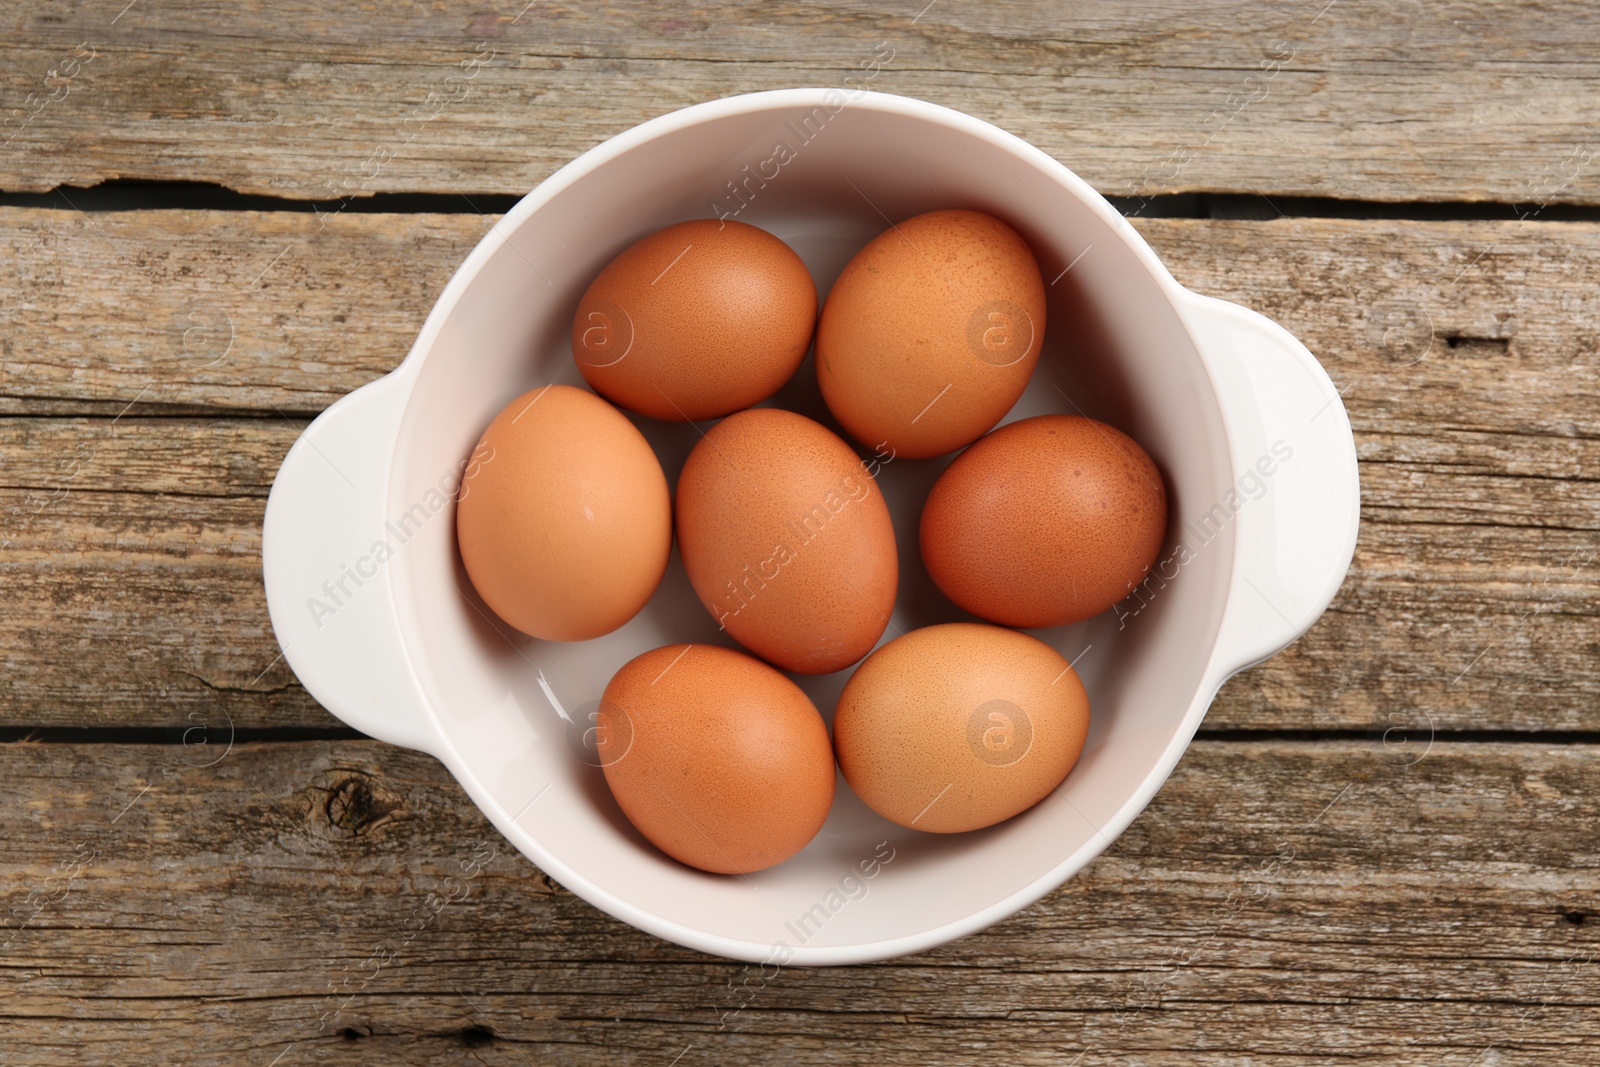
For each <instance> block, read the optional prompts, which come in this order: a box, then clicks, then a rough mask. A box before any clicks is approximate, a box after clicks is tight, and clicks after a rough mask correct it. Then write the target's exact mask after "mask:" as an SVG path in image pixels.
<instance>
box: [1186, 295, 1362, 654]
mask: <svg viewBox="0 0 1600 1067" xmlns="http://www.w3.org/2000/svg"><path fill="white" fill-rule="evenodd" d="M1184 319H1185V321H1186V322H1187V323H1188V325H1189V329H1190V332H1191V333H1192V334H1193V336H1194V338H1195V340H1196V342H1197V343H1198V344H1199V347H1200V354H1201V356H1202V357H1203V358H1204V360H1205V362H1206V365H1207V368H1208V369H1209V370H1210V372H1211V378H1212V381H1213V382H1214V383H1215V385H1216V389H1217V397H1218V400H1219V401H1220V403H1221V406H1222V417H1223V422H1224V425H1225V426H1226V429H1227V434H1228V444H1229V449H1230V452H1231V457H1232V463H1233V468H1234V469H1233V476H1234V481H1233V486H1232V488H1231V490H1230V492H1229V493H1228V494H1226V495H1225V496H1224V499H1223V500H1220V501H1216V502H1214V506H1213V507H1212V508H1211V510H1210V511H1209V512H1206V513H1204V514H1201V515H1183V516H1180V518H1182V519H1184V520H1186V521H1187V522H1188V523H1189V524H1191V525H1194V528H1196V529H1202V530H1205V529H1209V528H1210V527H1211V526H1218V527H1220V526H1221V525H1223V524H1225V523H1228V522H1231V523H1233V525H1234V527H1235V529H1234V564H1233V573H1232V577H1231V579H1230V586H1229V590H1228V599H1227V607H1226V608H1225V613H1224V616H1223V621H1222V627H1221V633H1220V636H1219V638H1218V641H1217V646H1216V649H1215V651H1214V653H1213V656H1212V661H1211V662H1212V667H1213V669H1214V670H1216V671H1218V672H1219V674H1218V683H1219V684H1220V681H1221V679H1222V678H1226V677H1227V676H1228V675H1231V674H1234V673H1236V672H1238V671H1241V670H1243V669H1244V668H1246V667H1249V666H1252V665H1254V664H1256V663H1259V662H1261V661H1262V660H1264V659H1266V658H1267V657H1268V656H1271V655H1272V654H1273V653H1275V652H1278V651H1279V650H1280V649H1283V648H1284V647H1286V646H1288V645H1289V644H1291V643H1292V642H1293V641H1294V640H1295V639H1296V638H1298V637H1299V636H1300V635H1301V634H1303V633H1305V632H1306V630H1308V629H1310V627H1311V624H1312V623H1314V622H1315V621H1316V620H1317V618H1318V616H1320V615H1321V614H1322V612H1323V611H1324V610H1325V609H1326V608H1327V606H1328V604H1329V603H1330V602H1331V601H1332V600H1333V597H1334V594H1335V593H1337V592H1338V590H1339V586H1340V585H1341V584H1342V583H1343V581H1344V576H1345V573H1346V572H1347V571H1348V570H1349V568H1350V560H1351V557H1352V556H1353V555H1354V553H1355V546H1356V531H1357V524H1358V522H1359V520H1360V513H1361V494H1360V484H1359V478H1358V472H1357V468H1356V448H1355V439H1354V437H1353V436H1352V434H1351V432H1350V419H1349V417H1348V415H1347V414H1346V413H1345V409H1344V404H1343V403H1342V402H1341V400H1340V398H1339V391H1338V389H1336V388H1335V387H1334V384H1333V382H1332V380H1331V379H1329V377H1328V374H1327V372H1326V371H1324V370H1323V369H1322V365H1321V364H1320V363H1318V362H1317V359H1316V357H1315V356H1313V355H1312V354H1311V352H1310V350H1309V349H1307V348H1306V346H1305V345H1303V344H1301V343H1300V341H1299V340H1298V339H1297V338H1296V337H1295V336H1294V335H1293V334H1291V333H1289V331H1288V330H1285V329H1284V328H1283V327H1282V326H1279V325H1278V324H1277V323H1276V322H1273V321H1272V320H1271V319H1269V318H1267V317H1266V316H1264V315H1261V314H1258V313H1257V312H1254V311H1251V310H1250V309H1249V308H1245V307H1241V306H1239V305H1238V304H1232V303H1229V302H1227V301H1225V300H1217V299H1214V298H1212V297H1205V296H1198V295H1196V294H1193V293H1191V294H1189V299H1188V301H1187V304H1186V305H1185V306H1184ZM1187 503H1188V502H1186V504H1187ZM1196 503H1199V502H1196ZM1199 506H1200V507H1202V508H1203V507H1205V506H1206V505H1205V504H1203V503H1199ZM1196 524H1197V525H1196Z"/></svg>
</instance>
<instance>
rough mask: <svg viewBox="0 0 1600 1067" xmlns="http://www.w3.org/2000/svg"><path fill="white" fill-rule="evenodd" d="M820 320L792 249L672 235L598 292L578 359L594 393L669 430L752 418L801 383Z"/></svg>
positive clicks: (674, 231) (584, 312)
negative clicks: (751, 410) (754, 408)
mask: <svg viewBox="0 0 1600 1067" xmlns="http://www.w3.org/2000/svg"><path fill="white" fill-rule="evenodd" d="M816 322H817V287H816V283H815V282H813V281H812V279H811V272H810V271H809V270H807V269H806V265H805V263H804V262H802V261H801V259H800V257H799V256H797V255H795V253H794V251H793V250H792V249H791V248H790V247H789V246H788V245H786V244H784V243H783V242H782V241H780V240H779V239H778V238H776V237H774V236H773V235H772V234H770V233H768V232H766V231H765V230H762V229H759V228H758V227H755V226H751V225H749V224H748V223H743V222H736V221H733V220H720V221H719V220H717V219H697V220H694V221H691V222H681V223H678V224H677V225H676V226H668V227H667V228H666V229H664V230H658V231H657V232H655V233H653V234H650V235H649V236H647V237H644V238H642V239H640V240H639V241H637V242H635V243H634V244H632V245H630V246H629V247H628V248H627V249H626V250H624V251H623V252H622V254H621V255H619V256H617V258H616V259H614V260H612V261H611V262H610V263H609V264H608V265H607V266H606V268H605V269H604V270H602V271H601V272H600V274H599V275H598V276H597V277H596V278H595V280H594V281H593V282H592V283H590V285H589V288H588V290H587V291H586V292H585V293H584V294H583V298H582V299H581V300H579V301H578V308H577V312H576V314H575V315H574V316H573V320H572V352H573V357H574V359H575V360H576V361H577V364H578V370H579V372H581V373H582V374H583V377H584V380H585V381H587V382H588V383H589V385H590V386H591V387H592V388H593V389H594V391H595V392H597V393H600V394H601V395H602V396H605V397H607V398H608V399H610V400H612V401H614V402H615V403H617V404H620V405H621V406H623V407H625V408H627V409H628V410H630V411H636V412H638V413H639V414H641V415H648V416H650V417H651V418H655V419H665V420H667V421H669V422H688V421H699V420H701V419H710V418H716V417H718V416H721V415H727V414H729V413H731V412H734V411H738V410H740V409H742V408H747V407H749V406H750V405H752V404H755V403H758V402H760V401H762V400H765V399H766V398H767V397H769V396H771V395H772V394H773V393H775V392H777V391H778V389H779V388H780V387H781V386H782V385H783V384H784V383H785V382H787V381H788V380H789V379H790V378H792V377H794V372H795V371H796V370H797V369H799V367H800V363H801V361H802V360H803V359H805V355H806V350H807V349H808V348H810V346H811V335H812V333H813V331H814V330H815V327H816Z"/></svg>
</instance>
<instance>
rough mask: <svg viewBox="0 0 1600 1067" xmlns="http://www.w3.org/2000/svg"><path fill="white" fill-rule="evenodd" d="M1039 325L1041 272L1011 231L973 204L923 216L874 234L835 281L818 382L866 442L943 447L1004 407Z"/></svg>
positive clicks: (912, 449)
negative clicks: (967, 208) (974, 207)
mask: <svg viewBox="0 0 1600 1067" xmlns="http://www.w3.org/2000/svg"><path fill="white" fill-rule="evenodd" d="M1044 321H1045V294H1044V280H1043V278H1041V277H1040V275H1039V265H1038V263H1037V262H1035V260H1034V258H1033V253H1032V252H1031V251H1029V249H1028V245H1027V242H1025V241H1024V240H1023V239H1022V238H1021V237H1020V236H1019V235H1018V234H1017V232H1016V231H1015V230H1013V229H1012V228H1011V227H1010V226H1007V225H1006V224H1005V223H1003V222H1001V221H1000V220H999V219H996V218H994V217H992V216H990V215H985V214H982V213H980V212H977V211H933V212H929V213H928V214H926V215H918V216H917V217H915V218H912V219H907V220H906V221H905V222H902V223H900V224H899V225H897V226H893V227H891V228H890V229H888V230H886V231H885V232H883V233H882V234H879V235H878V236H877V237H876V238H874V239H873V240H872V242H871V243H870V244H868V245H867V246H866V247H865V248H863V249H862V250H861V251H860V252H857V253H856V255H855V258H854V259H852V260H851V261H850V262H849V264H848V265H846V267H845V268H844V272H843V273H842V274H840V275H839V279H838V281H836V282H834V284H833V289H832V290H831V291H830V292H829V293H828V300H827V304H826V305H825V306H824V307H823V309H822V321H821V323H820V324H819V325H818V327H817V382H818V384H819V385H820V386H821V387H822V396H823V399H824V400H826V401H827V403H828V410H830V411H832V412H833V414H834V417H835V418H837V419H838V420H839V423H840V425H842V426H843V427H844V428H845V430H846V431H848V432H849V434H850V435H851V436H852V437H854V438H855V439H856V440H857V441H860V442H861V443H862V444H863V445H866V446H867V447H868V448H874V449H878V450H880V451H882V450H885V449H893V450H894V453H895V454H896V455H898V456H902V457H905V458H908V459H921V458H926V457H928V456H938V455H942V454H944V453H946V452H951V451H954V450H955V449H957V448H960V447H962V446H963V445H967V444H970V443H971V442H973V441H975V440H977V439H978V438H979V437H980V436H982V435H983V433H984V432H985V431H987V430H989V429H990V428H991V427H992V426H994V424H995V423H997V422H999V421H1000V420H1001V419H1002V418H1004V417H1005V414H1006V412H1008V411H1010V410H1011V405H1013V404H1015V403H1016V402H1017V398H1018V397H1019V396H1021V395H1022V391H1023V389H1025V388H1026V387H1027V385H1028V377H1029V375H1031V374H1032V373H1033V367H1034V364H1035V363H1037V362H1038V361H1039V346H1040V343H1041V341H1042V340H1043V338H1044Z"/></svg>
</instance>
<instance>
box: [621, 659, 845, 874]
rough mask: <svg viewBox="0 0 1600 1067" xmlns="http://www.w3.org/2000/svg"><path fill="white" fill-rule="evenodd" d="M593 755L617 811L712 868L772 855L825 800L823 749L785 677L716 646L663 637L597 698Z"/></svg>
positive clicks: (799, 841)
mask: <svg viewBox="0 0 1600 1067" xmlns="http://www.w3.org/2000/svg"><path fill="white" fill-rule="evenodd" d="M596 725H597V727H598V733H597V743H596V746H595V751H596V755H597V756H598V757H599V760H600V765H601V768H602V769H603V771H604V772H605V777H606V783H607V784H608V785H609V786H610V787H611V793H612V795H613V796H614V797H616V800H617V804H618V805H619V806H620V807H621V808H622V811H623V814H625V815H626V816H627V817H628V821H629V822H631V823H633V825H634V826H635V827H636V828H637V829H638V830H639V832H640V833H641V834H643V835H644V836H645V837H646V838H647V839H649V841H650V842H651V843H652V844H654V845H655V846H656V847H657V848H659V849H661V851H663V852H665V853H666V854H667V855H669V856H671V857H673V858H674V859H676V860H678V861H680V862H682V863H687V864H688V865H689V866H691V867H698V868H700V869H701V870H703V871H712V872H715V873H718V874H749V873H751V872H753V871H759V870H764V869H766V868H768V867H771V866H772V865H774V864H776V863H781V862H783V861H784V860H786V859H788V858H789V857H790V856H792V855H794V854H795V853H796V852H799V851H800V850H801V849H802V848H804V847H805V846H806V844H807V843H808V842H809V841H810V840H811V839H812V838H813V837H815V836H816V835H817V831H818V830H820V829H821V828H822V824H823V821H824V820H826V819H827V817H828V809H829V808H830V807H831V806H832V804H833V790H834V764H833V749H832V747H831V745H830V743H829V740H828V728H827V726H826V725H824V723H823V721H822V716H821V715H819V714H818V713H817V709H816V706H815V705H814V704H812V703H811V701H810V700H809V699H808V698H807V697H806V695H805V693H803V692H801V691H800V687H799V686H797V685H795V684H794V683H793V682H792V681H790V680H789V679H788V678H785V677H784V676H783V675H782V674H780V673H778V672H777V671H775V670H773V669H772V668H771V667H769V666H767V665H766V664H765V663H762V662H761V661H760V660H757V659H755V658H753V657H751V656H747V655H745V654H744V653H742V652H735V651H734V650H732V649H728V648H719V647H717V646H715V645H669V646H667V647H665V648H658V649H655V650H653V651H650V652H646V653H645V654H644V655H642V656H639V657H637V658H635V659H633V660H631V661H629V662H628V663H627V664H626V665H624V666H623V668H622V669H621V670H619V671H618V672H617V673H616V675H615V676H614V677H613V678H612V679H611V682H610V684H609V685H607V686H606V688H605V692H604V694H603V695H602V696H601V698H600V710H599V713H598V715H597V716H596Z"/></svg>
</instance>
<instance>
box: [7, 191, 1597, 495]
mask: <svg viewBox="0 0 1600 1067" xmlns="http://www.w3.org/2000/svg"><path fill="white" fill-rule="evenodd" d="M492 221H493V218H492V217H487V216H479V215H472V214H466V215H341V216H337V217H333V218H328V219H326V220H322V221H319V220H318V219H317V218H316V217H315V216H313V215H311V214H310V213H298V212H215V211H196V212H187V211H151V212H142V211H135V212H114V213H97V214H95V215H93V216H88V215H79V214H77V213H74V212H63V211H50V210H36V209H14V208H0V253H3V255H0V306H4V307H6V308H7V309H8V311H9V313H10V319H9V328H8V329H7V330H6V331H5V333H4V334H3V335H0V356H3V357H4V360H5V373H4V377H3V379H0V414H3V413H9V412H34V411H40V410H45V411H92V412H96V413H105V414H110V415H115V414H117V413H118V412H119V411H121V410H122V409H124V408H126V407H127V405H128V404H129V403H137V404H139V405H150V404H166V405H180V406H185V407H184V410H190V409H192V407H193V406H196V405H199V406H207V407H222V408H244V409H251V410H254V411H260V412H265V413H271V414H280V415H281V414H289V415H299V414H306V415H310V414H315V413H316V412H318V411H320V410H322V408H324V407H326V406H327V405H328V404H330V403H332V402H333V401H334V400H335V399H337V398H338V397H340V396H342V395H344V394H345V393H347V392H349V391H350V390H352V389H354V388H356V387H358V386H360V385H362V384H364V383H365V382H367V381H370V380H372V379H373V378H376V377H378V376H380V375H381V374H383V373H385V372H386V371H388V370H390V369H392V368H393V367H394V366H395V365H396V364H398V363H399V361H400V359H401V358H402V357H403V356H404V354H405V352H406V351H407V349H409V348H410V346H411V342H412V341H413V340H414V339H415V337H416V333H417V331H418V330H419V329H420V328H421V325H422V321H423V319H424V318H425V317H426V315H427V313H428V311H429V309H430V308H431V307H432V305H433V301H434V299H435V298H436V297H437V295H438V293H439V291H440V290H442V289H443V288H444V284H445V282H446V281H447V280H448V279H449V277H450V274H451V273H452V272H453V271H454V270H455V267H456V265H457V264H458V263H459V262H460V261H461V259H462V258H464V256H465V255H466V253H467V252H468V251H469V250H470V249H471V247H472V246H473V245H474V244H475V243H476V242H477V240H478V239H479V238H480V237H481V236H482V235H483V234H484V233H486V232H487V231H488V229H489V226H490V225H491V224H492ZM1137 225H1138V226H1139V228H1140V230H1141V231H1142V232H1143V233H1144V234H1145V235H1146V237H1147V238H1148V239H1149V240H1150V241H1151V243H1152V244H1153V245H1154V246H1155V247H1156V249H1157V251H1158V252H1160V253H1161V255H1162V256H1163V258H1164V260H1165V261H1166V262H1167V264H1168V266H1169V267H1170V268H1171V269H1172V270H1173V272H1174V273H1175V274H1177V275H1178V277H1179V278H1180V279H1181V280H1182V281H1184V282H1185V283H1186V284H1188V285H1190V286H1191V287H1193V288H1194V289H1196V290H1197V291H1200V292H1205V293H1211V294H1215V295H1219V296H1224V297H1228V298H1232V299H1236V300H1239V301H1241V302H1243V303H1246V304H1248V305H1250V306H1252V307H1256V308H1259V309H1260V310H1262V311H1264V312H1266V313H1267V314H1270V315H1272V316H1273V317H1275V318H1277V319H1278V320H1279V321H1281V322H1282V323H1283V324H1284V325H1285V326H1287V327H1289V329H1291V330H1292V331H1294V332H1295V333H1296V334H1297V335H1298V336H1300V337H1301V338H1302V339H1303V340H1304V341H1305V342H1306V343H1307V345H1309V346H1310V348H1311V350H1312V351H1313V352H1315V353H1317V355H1318V357H1319V358H1320V359H1321V360H1322V361H1323V363H1324V365H1325V366H1327V368H1328V370H1329V373H1331V374H1332V375H1333V376H1334V378H1335V380H1336V381H1338V382H1339V384H1340V385H1341V387H1345V388H1347V389H1348V390H1349V391H1348V392H1346V394H1345V400H1346V406H1347V407H1349V408H1350V410H1351V416H1352V421H1353V422H1354V423H1355V425H1356V427H1357V429H1358V430H1359V431H1361V432H1362V433H1363V435H1366V434H1372V433H1382V434H1386V435H1388V436H1387V437H1386V438H1385V440H1386V441H1387V442H1396V443H1398V438H1399V437H1400V436H1402V435H1405V436H1412V437H1421V438H1425V439H1428V440H1430V441H1432V443H1431V444H1428V445H1425V446H1424V445H1417V446H1415V447H1419V448H1421V447H1426V448H1431V449H1432V450H1433V453H1432V454H1433V455H1435V456H1440V455H1443V454H1444V453H1445V452H1446V451H1455V450H1460V449H1465V450H1467V451H1468V452H1469V453H1471V452H1476V451H1478V450H1483V451H1484V453H1485V454H1484V458H1483V460H1482V461H1480V466H1485V465H1486V466H1485V469H1491V470H1492V469H1498V466H1497V465H1498V464H1500V463H1502V462H1504V461H1506V459H1507V457H1509V456H1511V455H1513V454H1515V455H1517V456H1519V457H1522V458H1520V459H1519V460H1518V462H1521V463H1527V462H1534V463H1540V462H1543V460H1544V459H1545V458H1548V459H1549V460H1551V461H1552V462H1558V463H1562V464H1565V468H1564V469H1568V470H1576V469H1577V468H1579V467H1581V466H1582V464H1583V463H1584V462H1585V460H1587V459H1588V458H1590V457H1591V456H1592V452H1590V451H1587V449H1588V448H1589V446H1588V445H1587V444H1585V443H1584V441H1585V440H1588V439H1593V438H1595V437H1600V403H1597V402H1596V400H1597V393H1600V374H1596V373H1595V372H1596V370H1597V368H1600V293H1596V291H1595V290H1594V287H1593V286H1592V285H1589V284H1588V279H1589V278H1592V277H1594V276H1595V275H1596V274H1600V226H1597V225H1594V224H1587V223H1539V222H1515V221H1513V222H1506V223H1488V222H1400V221H1351V220H1338V219H1280V220H1278V221H1275V222H1269V223H1260V222H1239V221H1222V220H1184V219H1148V220H1138V222H1137ZM72 405H77V406H76V407H74V406H72ZM145 409H146V408H138V407H136V408H135V411H136V412H137V411H138V410H145ZM1525 437H1526V438H1533V439H1532V440H1524V439H1523V438H1525ZM1365 451H1366V455H1365V458H1369V459H1371V458H1373V448H1372V447H1371V446H1367V447H1366V450H1365ZM1456 458H1457V460H1459V459H1460V457H1459V456H1457V457H1456Z"/></svg>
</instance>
